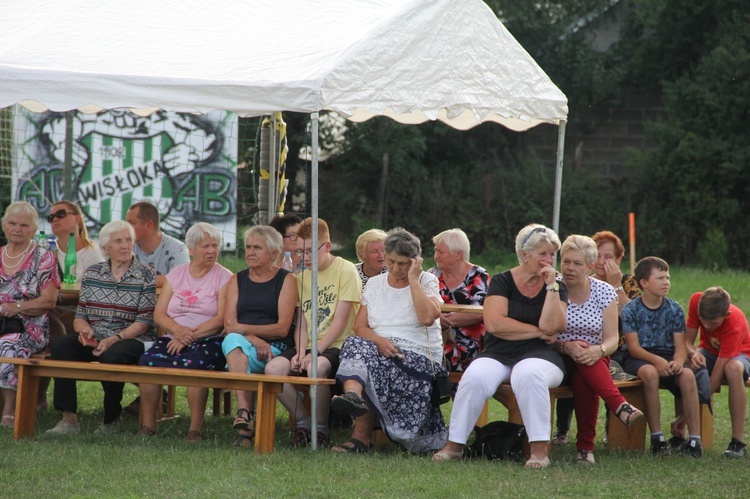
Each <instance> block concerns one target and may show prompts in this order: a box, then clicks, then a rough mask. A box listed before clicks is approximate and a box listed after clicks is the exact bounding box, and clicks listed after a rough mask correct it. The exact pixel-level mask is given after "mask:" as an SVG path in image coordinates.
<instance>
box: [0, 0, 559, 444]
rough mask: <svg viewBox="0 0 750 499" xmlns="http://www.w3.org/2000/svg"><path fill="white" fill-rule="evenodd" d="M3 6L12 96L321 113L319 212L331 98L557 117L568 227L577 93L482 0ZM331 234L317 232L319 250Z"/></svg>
mask: <svg viewBox="0 0 750 499" xmlns="http://www.w3.org/2000/svg"><path fill="white" fill-rule="evenodd" d="M2 11H3V21H4V22H3V30H0V108H3V107H7V106H10V105H13V104H17V103H21V104H23V105H24V106H26V107H28V108H29V109H31V110H34V111H42V110H47V109H49V110H53V111H69V110H72V109H79V110H81V111H83V112H96V111H98V110H101V109H115V108H130V109H133V110H135V111H136V112H138V113H149V112H152V111H153V110H154V109H157V108H161V109H165V110H169V111H182V112H196V113H205V112H207V111H210V110H215V109H221V110H229V111H233V112H235V113H238V114H239V115H241V116H259V115H264V114H270V113H272V112H275V111H296V112H305V113H311V115H312V120H313V121H312V123H313V133H312V140H313V144H312V151H313V161H312V176H311V179H312V192H313V195H312V217H313V221H314V223H316V221H317V220H316V219H317V217H318V210H317V184H318V182H317V180H318V179H317V167H318V165H317V156H316V153H317V150H318V148H317V138H318V137H317V131H318V130H317V124H318V113H319V112H320V111H323V110H331V111H336V112H338V113H340V114H342V115H343V116H345V117H347V118H348V119H351V120H354V121H363V120H366V119H369V118H371V117H373V116H380V115H384V116H388V117H390V118H392V119H394V120H396V121H399V122H401V123H421V122H424V121H426V120H440V121H443V122H445V123H447V124H448V125H450V126H452V127H454V128H457V129H462V130H465V129H469V128H471V127H473V126H476V125H478V124H480V123H484V122H496V123H500V124H502V125H503V126H505V127H508V128H510V129H512V130H516V131H523V130H527V129H529V128H531V127H534V126H536V125H538V124H540V123H550V124H554V125H558V126H559V132H558V137H559V140H558V156H557V163H556V165H557V166H556V185H555V211H554V213H553V226H554V228H555V229H557V228H558V224H559V203H560V186H561V178H562V150H563V138H564V130H565V122H566V119H567V113H568V109H567V99H566V98H565V95H564V94H563V93H562V92H561V91H560V90H559V89H558V88H557V87H556V86H555V85H554V84H553V83H552V82H551V81H550V79H549V78H548V77H547V75H546V74H545V73H544V71H542V69H541V68H539V66H538V65H537V64H536V63H535V62H534V60H533V59H532V58H531V56H529V54H528V53H527V52H526V51H525V50H524V49H523V48H522V47H521V46H520V45H519V44H518V42H516V40H515V39H514V38H513V36H512V35H511V34H510V33H509V32H508V31H507V30H506V29H505V27H504V26H503V25H502V24H501V23H500V22H499V21H498V19H497V17H496V16H495V14H494V13H493V12H492V11H491V10H490V9H489V8H488V7H487V5H485V4H484V3H483V2H482V0H347V1H342V0H317V1H314V2H313V1H310V0H285V1H283V2H278V1H273V0H247V1H242V0H217V1H215V2H205V1H204V0H150V1H148V2H143V1H142V0H99V1H97V0H66V1H65V2H59V1H52V0H8V1H6V2H4V4H3V8H2ZM317 247H318V243H317V234H315V233H314V236H313V248H312V249H313V251H314V254H313V261H317V259H316V256H317V255H316V253H317V249H316V248H317ZM312 285H313V288H314V289H317V273H316V272H313V282H312ZM312 303H313V311H312V314H313V317H315V316H317V310H316V308H317V302H316V301H315V300H312ZM314 326H316V325H314ZM316 329H317V328H316V327H314V328H313V339H315V337H316V336H315V335H316V333H317V330H316ZM313 351H314V349H313ZM313 366H315V362H313ZM313 400H314V397H313ZM313 412H314V411H313ZM313 433H314V432H313Z"/></svg>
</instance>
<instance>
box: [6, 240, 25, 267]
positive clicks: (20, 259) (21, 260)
mask: <svg viewBox="0 0 750 499" xmlns="http://www.w3.org/2000/svg"><path fill="white" fill-rule="evenodd" d="M31 243H32V241H29V244H28V245H27V246H26V249H25V250H23V251H22V252H21V253H19V254H18V255H16V256H10V255H9V254H8V246H5V247H4V248H3V253H2V255H0V258H1V259H2V262H3V267H4V268H6V269H14V268H16V267H18V266H19V265H21V264H22V263H23V258H20V257H22V256H24V255H25V254H26V252H27V251H29V248H31ZM6 257H7V258H8V259H10V260H15V259H16V258H19V260H18V263H16V264H15V265H8V264H7V263H5V258H6Z"/></svg>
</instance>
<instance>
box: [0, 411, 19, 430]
mask: <svg viewBox="0 0 750 499" xmlns="http://www.w3.org/2000/svg"><path fill="white" fill-rule="evenodd" d="M15 422H16V417H15V416H11V415H10V414H9V415H7V416H3V418H2V420H1V421H0V426H5V427H7V428H13V426H14V425H15Z"/></svg>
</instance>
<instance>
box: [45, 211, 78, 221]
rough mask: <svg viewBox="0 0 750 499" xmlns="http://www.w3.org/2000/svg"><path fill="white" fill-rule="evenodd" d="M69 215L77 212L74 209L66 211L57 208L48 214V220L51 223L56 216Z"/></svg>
mask: <svg viewBox="0 0 750 499" xmlns="http://www.w3.org/2000/svg"><path fill="white" fill-rule="evenodd" d="M68 215H75V213H73V212H72V211H66V210H64V209H63V210H57V211H56V212H54V213H50V214H49V215H47V221H48V222H49V223H52V221H53V220H54V219H55V218H65V217H67V216H68Z"/></svg>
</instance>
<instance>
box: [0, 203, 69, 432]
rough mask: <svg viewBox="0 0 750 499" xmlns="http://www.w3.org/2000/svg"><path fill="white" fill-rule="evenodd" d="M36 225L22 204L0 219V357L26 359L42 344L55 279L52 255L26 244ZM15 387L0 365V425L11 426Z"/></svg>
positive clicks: (11, 371) (10, 368)
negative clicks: (1, 237) (0, 241)
mask: <svg viewBox="0 0 750 499" xmlns="http://www.w3.org/2000/svg"><path fill="white" fill-rule="evenodd" d="M38 225H39V215H38V214H37V212H36V210H35V209H34V207H33V206H31V205H30V204H29V203H27V202H26V201H17V202H15V203H12V204H10V205H9V206H8V208H6V210H5V214H4V215H3V232H4V233H5V238H6V239H7V241H8V243H7V244H6V245H5V246H3V247H2V249H0V255H1V256H2V258H0V324H1V327H0V357H15V358H28V357H31V355H32V354H35V353H37V352H40V351H42V350H44V347H45V346H46V345H47V339H48V338H49V312H50V310H52V309H53V308H54V307H55V304H56V303H57V295H58V290H59V289H60V277H59V275H58V273H57V264H56V262H55V257H54V255H53V254H52V252H50V251H47V250H45V249H43V248H40V247H38V246H37V245H36V244H34V242H33V241H32V237H33V236H34V233H35V232H36V229H37V227H38ZM17 384H18V378H17V377H16V373H15V371H14V369H13V364H1V365H0V390H2V398H3V399H4V406H3V416H2V420H1V421H0V426H8V427H12V426H13V425H14V417H15V409H16V386H17ZM45 386H46V385H45ZM43 400H46V399H43Z"/></svg>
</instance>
